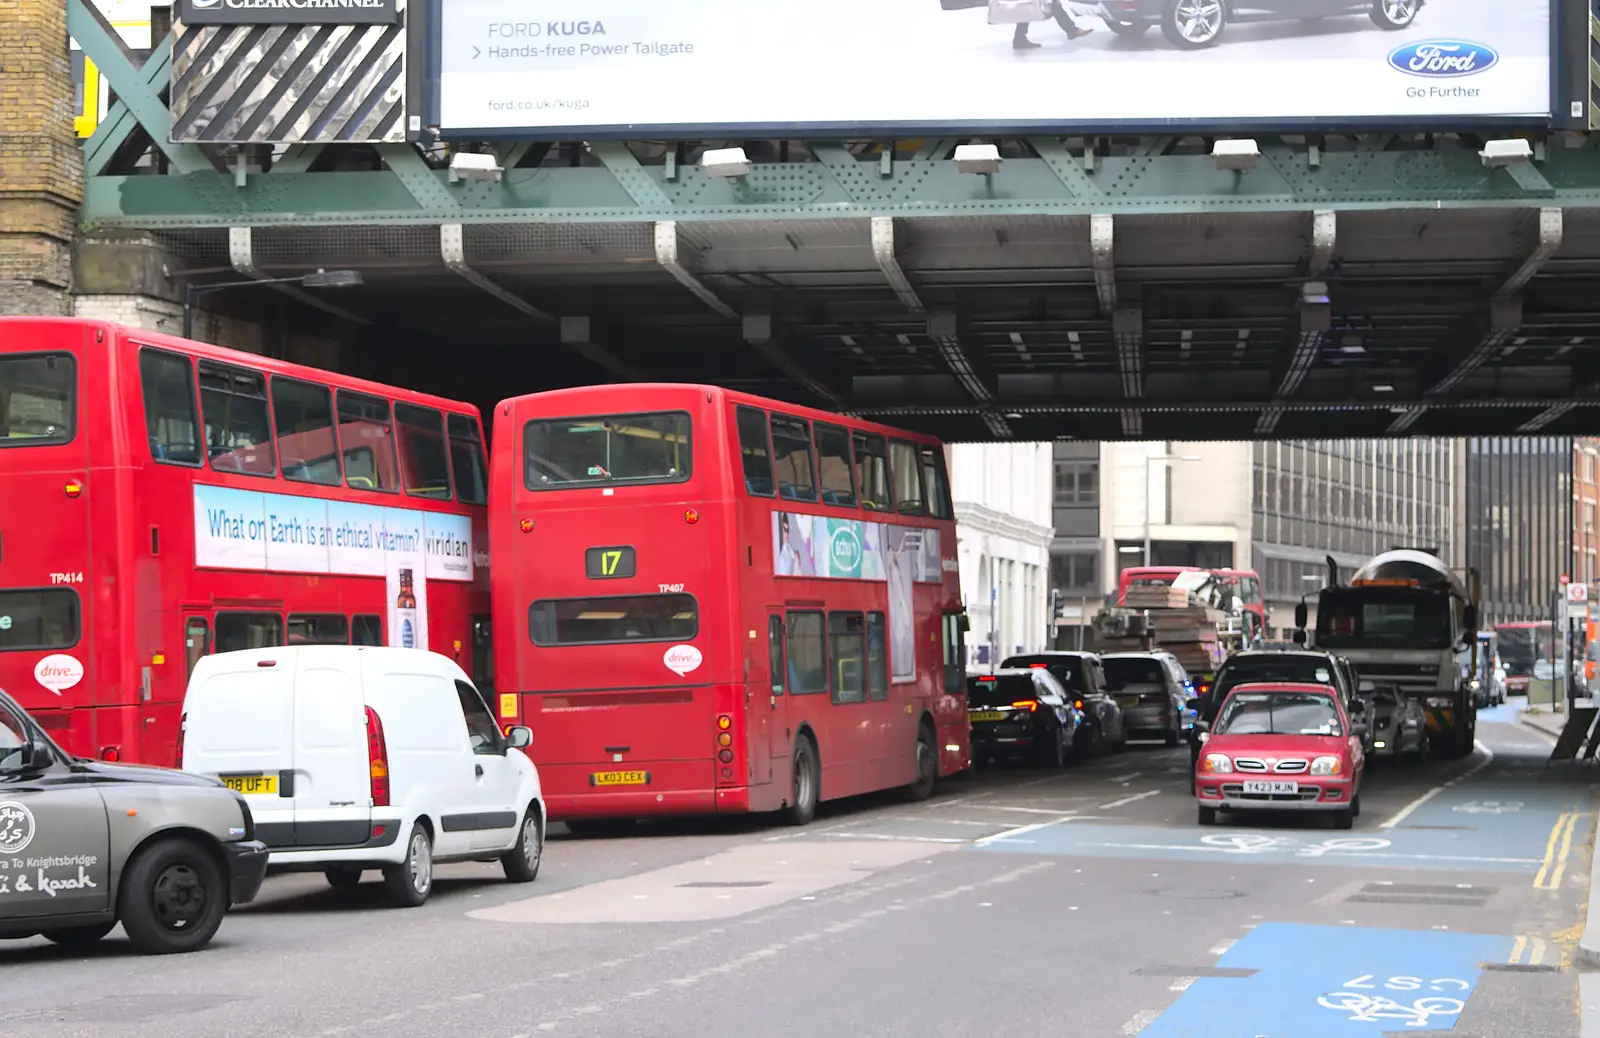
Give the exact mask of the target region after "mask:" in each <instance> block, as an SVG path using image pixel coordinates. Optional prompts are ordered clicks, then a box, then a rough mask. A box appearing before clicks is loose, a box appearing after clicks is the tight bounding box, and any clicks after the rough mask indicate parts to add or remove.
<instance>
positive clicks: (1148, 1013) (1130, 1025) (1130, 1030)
mask: <svg viewBox="0 0 1600 1038" xmlns="http://www.w3.org/2000/svg"><path fill="white" fill-rule="evenodd" d="M1160 1015H1161V1010H1159V1009H1146V1010H1143V1011H1141V1012H1138V1013H1135V1014H1133V1018H1132V1019H1130V1020H1129V1021H1128V1022H1127V1023H1125V1024H1123V1025H1122V1033H1123V1034H1138V1033H1139V1032H1140V1031H1142V1030H1144V1029H1145V1028H1146V1027H1149V1026H1150V1025H1151V1024H1153V1023H1155V1022H1156V1017H1158V1016H1160Z"/></svg>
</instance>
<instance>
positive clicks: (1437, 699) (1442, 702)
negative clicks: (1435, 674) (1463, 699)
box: [1428, 696, 1456, 710]
mask: <svg viewBox="0 0 1600 1038" xmlns="http://www.w3.org/2000/svg"><path fill="white" fill-rule="evenodd" d="M1428 705H1429V706H1431V707H1434V708H1435V709H1440V710H1442V709H1445V708H1447V707H1452V706H1455V705H1456V701H1455V700H1454V699H1452V698H1450V697H1449V696H1429V697H1428Z"/></svg>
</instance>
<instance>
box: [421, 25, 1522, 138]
mask: <svg viewBox="0 0 1600 1038" xmlns="http://www.w3.org/2000/svg"><path fill="white" fill-rule="evenodd" d="M1244 2H1245V0H1236V2H1235V3H1233V4H1231V5H1224V4H1222V3H1219V2H1217V0H1105V2H1104V3H1102V4H1097V5H1087V4H1081V3H1074V2H1065V3H1061V2H1054V0H871V2H870V3H862V2H860V0H808V2H807V3H806V4H803V5H800V6H795V5H783V4H780V5H774V4H751V3H734V2H732V0H672V2H670V3H663V2H659V0H658V2H648V3H647V2H643V0H583V2H582V3H578V2H576V0H449V2H448V3H445V2H443V0H434V4H435V13H436V15H437V17H436V18H435V19H433V25H434V26H435V27H436V31H437V32H438V37H437V39H436V40H434V41H433V47H434V54H433V55H432V60H431V68H430V74H431V75H432V76H433V78H434V86H435V89H434V91H433V97H432V104H433V106H434V108H435V111H434V113H433V114H434V118H433V119H432V120H431V122H433V123H434V124H435V125H437V126H438V127H439V128H440V130H441V132H442V133H444V134H447V135H452V136H469V135H472V134H478V135H494V134H505V133H525V134H530V135H543V137H544V139H551V137H562V136H565V137H580V136H581V137H591V138H593V137H604V136H618V137H621V136H635V137H637V136H639V135H640V134H641V133H645V132H647V131H652V130H653V131H657V132H667V133H670V132H674V131H677V132H682V133H689V132H691V131H697V130H698V131H705V130H712V129H724V130H734V129H737V130H740V131H744V132H747V133H753V132H759V131H762V130H771V131H781V130H784V129H788V128H797V129H807V130H835V131H842V130H851V129H860V130H874V129H876V130H890V129H897V130H912V131H915V130H921V129H927V130H934V129H938V128H941V127H948V128H956V127H965V128H973V127H996V128H1009V129H1013V130H1024V129H1030V128H1032V129H1038V130H1041V131H1049V130H1060V131H1062V132H1068V131H1070V130H1073V129H1083V130H1091V129H1117V130H1123V131H1126V130H1128V129H1130V128H1134V127H1139V126H1145V127H1151V126H1174V125H1188V126H1214V127H1218V128H1221V129H1237V128H1240V127H1242V126H1248V125H1265V124H1280V125H1282V124H1288V125H1294V126H1301V127H1304V126H1308V125H1311V124H1315V123H1318V122H1321V123H1329V124H1351V125H1356V124H1359V125H1372V124H1375V123H1397V124H1405V125H1412V126H1423V125H1450V126H1460V125H1461V124H1462V122H1463V120H1485V121H1487V120H1518V121H1520V120H1529V121H1532V120H1538V121H1545V120H1548V119H1549V117H1550V110H1551V109H1550V105H1551V83H1552V60H1551V55H1552V34H1551V11H1550V3H1549V2H1547V0H1530V2H1528V3H1524V4H1515V5H1511V6H1509V7H1508V6H1507V5H1505V4H1504V3H1499V2H1495V0H1449V2H1440V3H1425V2H1423V0H1360V2H1356V0H1250V2H1251V3H1252V5H1253V6H1252V8H1250V9H1249V10H1246V9H1245V8H1244V7H1243V6H1242V5H1243V3H1244ZM1041 14H1042V15H1044V17H1043V18H1042V19H1040V18H1039V16H1040V15H1041ZM1247 15H1248V17H1247Z"/></svg>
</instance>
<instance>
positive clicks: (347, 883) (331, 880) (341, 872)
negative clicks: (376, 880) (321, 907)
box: [322, 868, 361, 890]
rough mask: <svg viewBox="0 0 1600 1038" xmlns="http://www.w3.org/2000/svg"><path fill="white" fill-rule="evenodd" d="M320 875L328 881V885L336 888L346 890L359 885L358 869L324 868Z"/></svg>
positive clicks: (359, 875)
mask: <svg viewBox="0 0 1600 1038" xmlns="http://www.w3.org/2000/svg"><path fill="white" fill-rule="evenodd" d="M322 875H323V878H325V879H326V880H327V881H328V886H330V887H333V888H334V889H336V890H347V889H349V888H351V887H358V886H360V885H361V870H360V869H349V868H340V869H326V870H324V871H323V873H322Z"/></svg>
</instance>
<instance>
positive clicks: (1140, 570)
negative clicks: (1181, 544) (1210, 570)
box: [1117, 566, 1198, 605]
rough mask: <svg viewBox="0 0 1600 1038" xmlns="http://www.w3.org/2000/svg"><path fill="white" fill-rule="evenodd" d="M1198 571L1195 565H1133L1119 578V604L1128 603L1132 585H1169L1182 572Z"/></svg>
mask: <svg viewBox="0 0 1600 1038" xmlns="http://www.w3.org/2000/svg"><path fill="white" fill-rule="evenodd" d="M1194 572H1198V570H1197V568H1196V567H1194V566H1132V567H1129V568H1128V569H1125V570H1123V571H1122V575H1121V576H1120V577H1119V578H1118V580H1117V604H1118V605H1126V604H1127V601H1126V599H1127V595H1128V589H1129V588H1131V587H1168V586H1170V585H1171V584H1172V582H1173V581H1174V580H1176V579H1177V578H1178V574H1180V573H1194Z"/></svg>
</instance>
